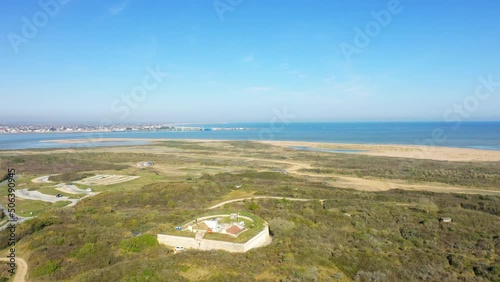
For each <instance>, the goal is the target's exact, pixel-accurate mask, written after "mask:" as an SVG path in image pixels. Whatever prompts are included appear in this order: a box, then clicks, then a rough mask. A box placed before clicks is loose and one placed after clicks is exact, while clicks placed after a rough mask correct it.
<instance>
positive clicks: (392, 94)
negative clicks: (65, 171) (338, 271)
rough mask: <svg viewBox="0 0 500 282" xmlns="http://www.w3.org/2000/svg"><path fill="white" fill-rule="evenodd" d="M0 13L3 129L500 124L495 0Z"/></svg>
mask: <svg viewBox="0 0 500 282" xmlns="http://www.w3.org/2000/svg"><path fill="white" fill-rule="evenodd" d="M61 2H67V3H61ZM0 5H1V9H0V31H1V40H0V98H2V110H1V111H0V123H6V122H18V121H28V122H30V121H31V122H41V121H44V122H47V121H49V122H50V121H68V122H70V121H71V122H75V121H85V122H88V121H92V122H99V121H101V120H103V119H108V120H111V121H112V122H146V121H148V122H245V121H264V122H266V121H269V120H272V119H273V118H275V117H276V116H277V115H279V114H276V112H281V113H282V112H284V111H286V112H287V113H288V114H290V115H293V120H294V121H414V120H422V121H427V120H435V121H443V120H446V119H453V118H457V117H462V118H463V119H464V120H500V84H499V83H496V82H497V81H498V82H500V53H499V50H500V1H496V0H490V1H486V0H474V1H464V0H453V1H451V0H449V1H445V0H443V1H435V0H432V1H431V0H427V1H416V0H414V1H410V0H401V1H394V0H391V1H385V0H381V1H361V0H358V1H355V0H345V1H341V0H339V1H330V0H324V1H319V0H307V1H305V0H304V1H290V0H286V1H285V0H281V1H278V0H275V1H264V0H261V1H258V0H217V1H213V0H210V1H205V0H197V1H195V0H176V1H173V0H171V1H167V0H163V1H160V0H157V1H139V0H125V1H121V0H117V1H102V0H69V1H68V0H41V1H31V0H24V1H20V0H3V1H2V3H1V4H0ZM155 73H156V74H155ZM167 73H168V75H167ZM489 76H491V77H490V78H488V77H489ZM479 77H484V80H488V79H490V80H492V81H493V83H489V85H487V86H481V82H480V80H479ZM495 83H496V84H495ZM486 84H488V83H486ZM477 88H479V92H476V89H477ZM488 89H489V90H488ZM464 103H465V108H464V107H462V108H460V105H463V104H464ZM457 106H458V108H456V107H457ZM454 107H455V108H454Z"/></svg>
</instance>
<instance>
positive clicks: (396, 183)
mask: <svg viewBox="0 0 500 282" xmlns="http://www.w3.org/2000/svg"><path fill="white" fill-rule="evenodd" d="M186 157H193V158H197V157H199V156H198V155H196V154H187V155H186ZM210 157H211V158H217V159H223V160H231V159H232V160H234V159H238V160H241V161H251V162H260V163H269V164H271V165H272V164H275V165H276V164H281V165H286V166H287V167H286V171H287V173H291V174H295V175H301V176H307V177H314V178H320V179H322V181H325V182H327V183H329V184H331V185H334V186H336V187H339V188H349V189H355V190H361V191H387V190H391V189H403V190H415V191H430V192H437V193H463V194H482V195H500V191H495V190H486V189H475V188H467V187H456V186H451V185H447V184H443V183H431V182H429V183H411V182H409V181H405V180H398V179H366V178H360V177H354V176H345V175H339V174H333V173H329V174H316V173H312V172H302V171H300V170H302V169H311V168H312V166H311V164H309V163H306V162H296V161H287V160H269V159H260V158H252V157H237V156H223V155H222V156H221V155H219V156H210Z"/></svg>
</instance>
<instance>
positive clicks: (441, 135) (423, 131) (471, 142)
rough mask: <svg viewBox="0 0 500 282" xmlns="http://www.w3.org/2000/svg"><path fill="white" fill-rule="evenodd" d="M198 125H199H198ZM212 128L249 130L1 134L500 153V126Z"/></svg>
mask: <svg viewBox="0 0 500 282" xmlns="http://www.w3.org/2000/svg"><path fill="white" fill-rule="evenodd" d="M193 125H195V124H193ZM203 126H204V127H205V128H210V127H228V128H233V127H245V128H253V130H237V131H185V132H179V131H175V132H173V131H166V132H110V133H55V134H52V133H47V134H32V133H30V134H0V150H14V149H28V148H65V147H89V146H117V145H140V144H146V142H143V141H130V142H129V141H127V142H96V143H92V144H90V145H89V144H61V143H44V142H40V141H42V140H54V139H87V138H92V139H95V138H147V139H210V140H286V141H309V142H330V143H359V144H405V145H432V146H448V147H460V148H474V149H483V150H500V122H464V123H461V124H458V125H457V124H455V123H439V122H398V123H395V122H391V123H389V122H385V123H375V122H373V123H238V124H236V123H228V124H214V125H210V124H204V125H203Z"/></svg>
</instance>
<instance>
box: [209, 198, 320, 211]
mask: <svg viewBox="0 0 500 282" xmlns="http://www.w3.org/2000/svg"><path fill="white" fill-rule="evenodd" d="M251 199H276V200H282V199H285V200H288V201H299V202H308V201H320V202H321V201H324V200H322V199H304V198H287V197H278V196H254V197H246V198H239V199H233V200H227V201H224V202H220V203H218V204H216V205H213V206H211V207H209V208H207V209H209V210H212V209H216V208H218V207H222V206H223V205H225V204H229V203H234V202H241V201H244V200H251Z"/></svg>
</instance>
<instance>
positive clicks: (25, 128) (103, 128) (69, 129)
mask: <svg viewBox="0 0 500 282" xmlns="http://www.w3.org/2000/svg"><path fill="white" fill-rule="evenodd" d="M217 130H254V128H246V127H203V126H181V125H165V124H150V125H67V126H49V125H0V134H9V133H10V134H12V133H78V132H131V131H136V132H149V131H217Z"/></svg>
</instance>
